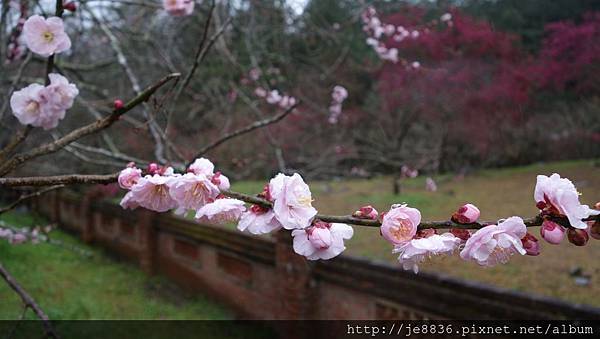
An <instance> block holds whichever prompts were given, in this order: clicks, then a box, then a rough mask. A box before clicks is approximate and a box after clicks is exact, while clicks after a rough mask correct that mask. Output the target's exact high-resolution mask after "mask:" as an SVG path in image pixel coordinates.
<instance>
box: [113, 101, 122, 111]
mask: <svg viewBox="0 0 600 339" xmlns="http://www.w3.org/2000/svg"><path fill="white" fill-rule="evenodd" d="M113 104H114V107H115V110H117V111H118V110H120V109H122V108H123V101H122V100H120V99H117V100H115V101H114V103H113Z"/></svg>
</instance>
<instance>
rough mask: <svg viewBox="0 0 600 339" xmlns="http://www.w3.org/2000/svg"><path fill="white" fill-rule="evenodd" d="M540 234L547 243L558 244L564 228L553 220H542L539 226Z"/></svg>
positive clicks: (561, 238)
mask: <svg viewBox="0 0 600 339" xmlns="http://www.w3.org/2000/svg"><path fill="white" fill-rule="evenodd" d="M540 235H541V236H542V238H544V240H546V241H547V242H548V243H550V244H552V245H558V244H560V243H561V241H562V240H563V239H564V237H565V229H564V227H562V226H561V225H559V224H557V223H555V222H553V221H550V220H544V222H543V223H542V227H541V228H540Z"/></svg>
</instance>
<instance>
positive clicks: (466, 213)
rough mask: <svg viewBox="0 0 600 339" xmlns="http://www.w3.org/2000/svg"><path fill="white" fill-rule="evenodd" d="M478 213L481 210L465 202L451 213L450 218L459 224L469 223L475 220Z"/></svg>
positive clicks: (477, 217)
mask: <svg viewBox="0 0 600 339" xmlns="http://www.w3.org/2000/svg"><path fill="white" fill-rule="evenodd" d="M480 214H481V212H480V211H479V208H477V206H475V205H473V204H465V205H462V206H461V207H460V208H459V209H458V210H457V211H456V212H455V213H454V214H453V215H452V220H453V221H455V222H457V223H460V224H470V223H474V222H476V221H477V219H479V215H480Z"/></svg>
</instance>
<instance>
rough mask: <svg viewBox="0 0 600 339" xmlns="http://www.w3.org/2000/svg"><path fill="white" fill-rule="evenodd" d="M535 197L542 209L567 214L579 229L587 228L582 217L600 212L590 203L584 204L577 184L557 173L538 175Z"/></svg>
mask: <svg viewBox="0 0 600 339" xmlns="http://www.w3.org/2000/svg"><path fill="white" fill-rule="evenodd" d="M533 197H534V199H535V202H536V204H537V207H538V208H539V209H540V210H542V211H545V212H546V213H549V214H552V215H556V216H566V217H567V218H568V219H569V223H570V224H571V226H573V227H575V228H579V229H586V228H587V224H586V223H585V222H583V221H582V219H585V218H588V217H589V216H590V215H597V214H599V213H600V211H596V210H593V209H591V208H589V206H588V205H582V204H581V203H580V202H579V192H577V189H576V188H575V185H573V183H572V182H571V180H569V179H567V178H561V177H560V175H558V174H557V173H554V174H552V175H551V176H549V177H547V176H545V175H538V176H537V183H536V185H535V191H534V194H533Z"/></svg>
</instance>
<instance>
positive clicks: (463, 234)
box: [450, 228, 471, 241]
mask: <svg viewBox="0 0 600 339" xmlns="http://www.w3.org/2000/svg"><path fill="white" fill-rule="evenodd" d="M450 233H452V235H454V236H455V237H457V238H459V239H460V240H463V241H467V240H469V238H470V237H471V232H469V230H465V229H462V228H451V229H450Z"/></svg>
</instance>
